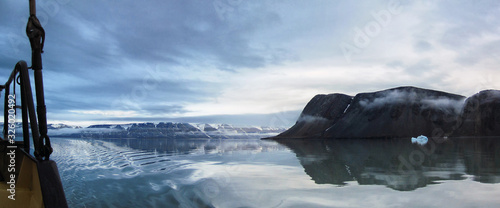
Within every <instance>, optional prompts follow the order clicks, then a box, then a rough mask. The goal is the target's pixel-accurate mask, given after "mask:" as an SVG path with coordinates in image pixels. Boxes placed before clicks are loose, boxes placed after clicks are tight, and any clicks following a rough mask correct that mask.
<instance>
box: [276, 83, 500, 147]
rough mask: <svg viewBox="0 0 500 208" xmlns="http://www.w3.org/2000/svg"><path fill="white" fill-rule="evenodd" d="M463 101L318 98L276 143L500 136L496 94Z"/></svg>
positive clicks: (405, 92) (424, 96) (416, 96)
mask: <svg viewBox="0 0 500 208" xmlns="http://www.w3.org/2000/svg"><path fill="white" fill-rule="evenodd" d="M465 98H466V97H464V96H461V95H456V94H450V93H446V92H441V91H435V90H428V89H421V88H416V87H398V88H393V89H388V90H383V91H378V92H373V93H360V94H357V95H356V96H355V97H354V98H352V97H350V96H348V95H342V94H331V95H317V96H315V97H314V98H313V99H312V100H311V101H310V102H309V103H308V104H307V105H306V107H305V108H304V110H303V112H302V114H301V116H300V117H299V119H298V121H297V123H296V124H295V125H294V126H293V127H291V128H290V129H289V130H287V131H285V132H283V133H282V134H280V135H278V136H276V137H275V138H277V139H278V138H313V137H316V138H318V137H323V138H394V137H416V136H419V135H426V136H431V137H443V136H500V91H496V90H486V91H482V92H480V93H478V94H476V95H474V96H472V97H470V98H468V99H467V100H466V99H465Z"/></svg>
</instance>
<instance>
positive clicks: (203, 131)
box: [19, 122, 285, 139]
mask: <svg viewBox="0 0 500 208" xmlns="http://www.w3.org/2000/svg"><path fill="white" fill-rule="evenodd" d="M19 127H20V125H19ZM48 130H49V132H48V134H49V136H54V137H72V138H222V139H224V138H261V137H267V136H274V135H277V134H279V133H281V132H283V131H284V130H285V129H284V128H270V127H237V126H232V125H229V124H196V123H173V122H160V123H130V124H96V125H90V126H88V127H86V128H82V127H80V126H70V125H66V124H49V125H48Z"/></svg>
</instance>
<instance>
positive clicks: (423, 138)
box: [411, 135, 429, 145]
mask: <svg viewBox="0 0 500 208" xmlns="http://www.w3.org/2000/svg"><path fill="white" fill-rule="evenodd" d="M428 141H429V138H427V137H426V136H424V135H420V136H418V137H417V138H415V137H412V138H411V143H417V144H419V145H424V144H427V142H428Z"/></svg>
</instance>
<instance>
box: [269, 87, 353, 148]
mask: <svg viewBox="0 0 500 208" xmlns="http://www.w3.org/2000/svg"><path fill="white" fill-rule="evenodd" d="M351 99H352V97H351V96H349V95H344V94H329V95H316V96H314V98H313V99H312V100H311V101H309V103H307V105H306V107H305V108H304V110H303V111H302V113H301V115H300V117H299V119H298V121H297V122H296V124H295V125H294V126H293V127H292V128H290V129H288V130H287V131H285V132H283V133H281V134H280V135H278V136H277V137H294V138H303V137H312V136H320V135H321V134H322V133H323V131H324V130H325V129H326V128H328V127H330V126H332V125H333V124H335V122H337V121H338V120H339V118H340V117H341V116H342V114H343V113H344V110H345V109H346V108H347V106H348V105H349V103H350V102H351Z"/></svg>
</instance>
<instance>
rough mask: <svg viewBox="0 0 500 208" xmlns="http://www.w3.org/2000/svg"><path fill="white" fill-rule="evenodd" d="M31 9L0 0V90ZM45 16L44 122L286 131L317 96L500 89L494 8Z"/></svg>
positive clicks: (319, 3)
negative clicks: (178, 123) (244, 125)
mask: <svg viewBox="0 0 500 208" xmlns="http://www.w3.org/2000/svg"><path fill="white" fill-rule="evenodd" d="M27 4H28V2H27V1H17V0H2V1H1V2H0V23H1V24H0V48H1V50H0V79H2V80H6V79H7V76H8V75H9V74H10V71H11V70H12V68H13V66H14V65H15V63H16V62H17V61H18V60H19V59H25V60H30V47H29V41H28V40H27V38H26V36H25V25H26V21H27V14H28V5H27ZM38 17H39V19H40V21H41V22H42V24H43V26H44V28H45V30H46V33H47V34H46V35H47V37H46V38H47V40H46V43H45V48H44V50H45V53H44V54H43V61H44V62H43V64H44V70H43V73H44V79H45V80H44V81H45V94H46V102H47V109H48V112H49V113H48V119H49V122H65V123H70V124H77V123H79V124H83V125H85V124H88V123H110V122H111V123H126V122H132V121H168V120H182V121H190V122H213V121H215V120H217V119H220V120H221V121H224V122H231V121H233V122H236V123H238V122H244V121H247V122H248V123H252V124H257V125H282V124H284V123H287V124H290V123H293V122H294V119H295V118H296V116H297V115H298V112H300V110H301V109H302V108H303V107H304V106H305V104H306V103H307V102H308V101H309V99H311V98H312V97H313V96H314V95H316V94H321V93H323V94H324V93H336V92H339V93H346V94H349V95H355V94H356V93H358V92H370V91H377V90H382V89H387V88H392V87H397V86H401V85H412V86H417V87H423V88H431V89H436V90H443V91H448V92H452V93H457V94H461V95H465V96H470V95H472V94H474V93H476V92H478V91H480V90H482V89H491V88H494V89H500V83H499V82H498V81H497V80H499V78H500V72H499V66H500V3H499V2H498V1H496V0H492V1H411V2H408V1H398V0H396V1H371V0H366V1H347V0H345V1H334V0H307V1H305V0H300V1H299V0H286V1H285V0H275V1H260V0H259V1H257V0H252V1H243V0H196V1H195V0H182V1H181V0H148V1H132V0H120V1H96V0H86V1H76V0H45V1H39V3H38ZM260 114H263V115H260ZM241 115H245V116H241Z"/></svg>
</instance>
